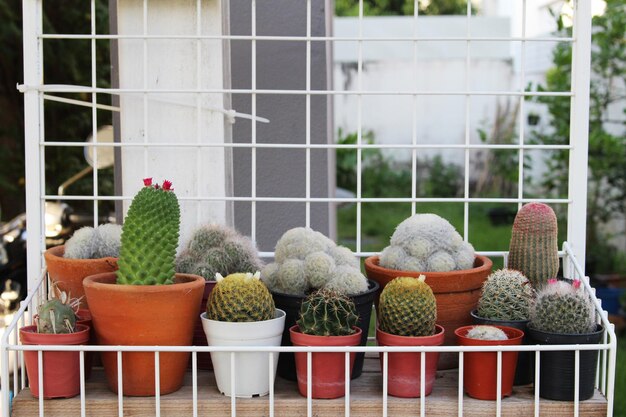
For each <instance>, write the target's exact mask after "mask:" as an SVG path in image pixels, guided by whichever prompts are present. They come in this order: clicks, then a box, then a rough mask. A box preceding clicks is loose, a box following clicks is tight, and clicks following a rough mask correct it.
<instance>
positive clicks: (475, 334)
mask: <svg viewBox="0 0 626 417" xmlns="http://www.w3.org/2000/svg"><path fill="white" fill-rule="evenodd" d="M465 337H467V338H469V339H478V340H508V338H509V337H508V336H507V335H506V333H504V331H502V330H501V329H498V328H497V327H495V326H474V327H472V328H471V329H470V330H469V331H468V332H467V334H466V335H465Z"/></svg>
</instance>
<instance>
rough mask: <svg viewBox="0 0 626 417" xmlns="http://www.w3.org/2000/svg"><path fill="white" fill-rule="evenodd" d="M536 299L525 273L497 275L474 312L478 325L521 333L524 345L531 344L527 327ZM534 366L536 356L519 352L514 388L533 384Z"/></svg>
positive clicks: (491, 277) (489, 279)
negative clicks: (501, 327) (518, 330)
mask: <svg viewBox="0 0 626 417" xmlns="http://www.w3.org/2000/svg"><path fill="white" fill-rule="evenodd" d="M534 296H535V294H534V290H533V288H532V286H531V284H530V281H528V278H526V277H525V276H524V274H522V273H521V272H519V271H515V270H512V269H500V270H498V271H495V272H494V273H492V274H491V275H489V277H487V281H485V283H484V285H483V292H482V294H481V295H480V299H479V300H478V309H477V310H474V311H472V318H473V319H474V323H475V324H486V325H497V326H507V327H514V328H516V329H520V330H521V331H523V332H524V340H523V343H524V344H528V342H529V337H528V334H527V330H526V327H527V325H528V320H529V319H530V308H531V306H532V303H533V300H534ZM533 364H534V353H533V352H519V354H518V355H517V368H516V371H515V381H514V385H524V384H529V383H531V382H532V377H533V372H532V371H533Z"/></svg>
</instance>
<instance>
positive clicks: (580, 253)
mask: <svg viewBox="0 0 626 417" xmlns="http://www.w3.org/2000/svg"><path fill="white" fill-rule="evenodd" d="M312 1H316V0H306V14H307V20H306V36H261V35H258V34H257V29H256V12H257V7H258V6H257V2H256V1H255V0H251V23H250V24H251V34H250V35H249V36H248V35H246V36H242V35H230V34H225V35H202V34H201V30H200V21H201V13H202V3H201V0H197V3H196V5H197V7H196V10H197V18H196V33H195V35H184V36H178V35H148V31H147V27H148V20H147V15H148V7H149V6H148V0H143V22H142V24H143V26H142V28H143V29H142V34H140V35H117V34H98V33H96V26H95V1H94V0H91V2H90V9H91V17H92V19H91V27H90V33H88V34H45V33H43V29H42V2H43V0H23V13H24V23H23V24H24V31H23V33H24V68H25V69H24V84H23V85H21V86H19V89H20V90H21V91H22V92H23V93H24V106H25V115H26V123H25V148H26V155H27V158H26V184H27V203H26V207H27V225H28V235H29V236H30V237H31V238H30V239H28V271H29V288H30V293H29V296H28V298H27V299H26V300H25V301H24V302H23V303H22V306H21V309H20V311H19V313H18V314H17V315H16V318H15V320H14V321H13V323H11V325H10V326H9V327H8V328H7V331H6V332H5V335H4V336H3V339H2V345H1V351H0V355H1V358H2V361H3V363H7V364H8V363H9V362H8V359H9V355H13V356H14V358H15V361H14V363H15V365H14V368H13V370H12V371H13V375H14V379H13V385H14V386H13V388H14V392H15V393H17V392H19V391H20V390H21V389H23V388H24V387H25V386H26V376H25V372H24V367H23V366H21V365H22V364H23V351H26V350H39V352H40V358H41V349H45V350H50V351H52V350H80V351H81V352H86V351H93V350H98V351H117V352H118V359H119V360H118V366H120V369H119V378H120V381H119V383H120V385H121V352H126V351H154V352H155V364H156V365H157V367H156V372H157V375H158V354H159V352H169V351H186V352H189V351H191V352H193V353H192V360H193V363H194V367H193V385H194V387H193V388H194V389H193V393H194V394H193V395H194V398H193V400H194V416H195V415H197V412H198V410H197V369H196V366H195V364H196V363H197V356H196V355H197V353H198V352H206V351H229V352H244V351H263V352H272V351H279V352H295V351H307V352H316V351H328V349H322V348H294V347H280V348H260V347H259V348H255V347H250V348H242V347H224V348H221V347H220V348H216V347H154V346H144V347H129V346H121V347H107V346H97V347H90V346H80V347H63V348H59V347H54V346H42V347H30V346H22V345H19V343H18V341H17V340H18V339H17V329H18V328H19V327H21V326H23V325H25V324H26V323H27V321H28V320H27V319H26V317H27V316H26V312H27V311H34V307H35V306H36V305H37V304H38V303H39V302H40V301H41V300H44V299H46V297H47V281H46V279H45V274H44V275H41V276H39V275H38V274H36V273H35V272H34V271H41V270H42V259H41V253H42V252H43V250H44V249H45V240H44V233H43V232H42V231H43V230H44V224H45V223H44V210H45V208H44V206H45V201H46V200H52V199H54V200H56V199H61V198H62V199H64V200H67V201H79V200H90V201H93V212H94V225H95V223H96V222H97V219H98V202H100V201H128V200H131V199H132V196H128V195H117V196H105V195H100V194H99V192H98V187H97V184H98V170H94V171H93V184H94V189H93V194H92V195H91V196H81V195H64V196H58V195H53V194H46V193H45V184H46V178H45V170H44V166H43V164H44V163H45V151H46V148H47V147H52V146H59V147H84V146H91V147H93V148H94V150H96V152H94V159H95V163H96V164H97V153H98V152H97V149H99V148H101V147H103V146H114V147H139V148H143V149H144V150H146V151H147V149H150V148H153V147H154V148H156V147H171V148H185V147H193V148H205V147H208V148H210V147H223V148H248V149H250V150H251V155H252V158H251V167H252V169H251V193H250V196H245V197H232V196H226V195H224V196H218V197H215V196H202V195H199V194H200V192H199V190H198V191H197V194H196V195H194V196H184V197H181V200H182V201H198V202H202V201H244V202H250V203H251V235H252V238H253V239H255V237H256V221H257V218H256V216H257V212H256V203H258V202H304V203H305V210H306V216H305V226H310V224H311V214H310V210H311V204H312V203H340V202H351V203H355V204H356V210H357V220H356V251H355V254H356V255H357V256H361V257H363V256H369V255H371V254H373V253H372V252H366V251H363V250H362V240H361V227H362V204H364V203H411V211H412V213H415V212H416V207H417V204H418V203H421V202H441V203H445V202H448V203H462V204H463V207H464V211H463V212H464V223H463V225H464V226H463V237H464V239H465V240H470V236H469V230H468V225H469V205H470V204H471V203H492V202H493V203H511V204H517V205H518V206H521V205H522V204H524V203H526V202H530V201H542V202H546V203H550V204H565V205H566V206H567V207H568V222H567V227H568V230H567V242H570V243H567V242H566V243H565V244H564V247H563V251H562V252H560V255H561V256H562V257H563V264H564V270H565V275H566V276H567V277H571V278H574V277H578V278H582V279H583V282H584V285H585V288H586V290H587V291H590V292H591V293H592V294H594V290H593V288H591V287H590V286H589V282H588V279H587V278H585V275H584V270H583V268H582V267H581V264H580V263H579V260H582V259H584V256H585V220H586V186H585V184H586V178H587V172H586V168H585V167H586V166H587V131H588V119H589V79H590V50H591V44H590V35H591V10H590V4H589V2H586V1H577V2H576V7H575V15H574V32H573V36H572V37H540V38H536V37H535V38H533V37H527V36H526V7H527V5H526V0H518V1H519V2H521V4H522V18H523V24H522V35H521V36H519V37H475V36H472V34H471V30H470V19H471V16H472V6H471V2H470V1H468V3H467V26H466V35H465V36H464V37H423V36H417V27H418V24H419V23H418V22H419V19H420V16H419V12H418V10H419V8H418V5H419V0H414V6H415V7H414V10H415V12H414V15H413V28H414V30H413V36H411V37H367V36H364V34H363V20H364V13H363V0H360V1H359V16H358V36H356V37H333V36H312V34H311V4H312ZM47 39H82V40H89V41H90V42H91V85H90V86H73V85H46V84H44V82H43V75H44V62H43V42H44V41H45V40H47ZM121 39H137V40H141V41H143V61H144V66H143V68H144V74H143V75H144V84H143V87H142V88H133V89H130V88H101V87H97V83H96V56H95V55H96V49H95V46H96V41H97V40H121ZM151 39H181V40H195V41H196V42H197V43H196V45H197V48H196V53H197V62H198V63H199V62H200V56H201V53H202V52H201V48H200V42H201V41H202V40H207V39H208V40H223V41H229V40H247V41H250V42H251V54H252V55H251V87H250V88H249V89H233V88H213V89H206V88H201V84H200V81H199V80H200V77H198V82H197V85H196V88H194V89H150V88H148V87H147V83H146V80H147V78H148V73H147V72H148V66H147V65H146V62H147V59H148V56H147V54H148V48H147V42H148V41H149V40H151ZM259 41H275V42H281V41H298V42H304V43H305V44H306V86H305V88H304V89H302V90H290V89H258V88H257V83H256V78H257V77H256V71H257V58H256V57H257V53H256V45H257V42H259ZM338 41H354V42H357V46H358V53H357V55H358V60H357V89H356V90H355V91H344V90H334V89H328V90H323V89H312V88H311V45H312V43H313V42H338ZM393 41H406V42H411V43H412V44H413V57H412V58H413V66H414V70H415V72H416V73H417V72H418V71H419V67H418V65H417V51H418V48H419V45H420V43H422V42H446V41H462V42H465V43H466V68H465V69H466V73H465V89H464V90H455V91H434V90H433V91H429V90H424V91H420V90H418V89H417V88H416V85H413V86H408V88H407V89H405V90H381V91H379V90H365V89H364V88H363V75H362V74H363V43H364V42H393ZM500 41H501V42H511V41H519V42H521V50H522V53H521V63H522V69H521V80H520V88H519V89H518V90H511V91H479V90H470V80H471V74H470V63H471V56H470V45H471V44H472V43H473V42H500ZM555 41H558V42H571V43H572V45H573V52H574V53H573V59H572V67H573V70H572V87H571V90H570V91H542V92H537V91H527V90H525V85H524V75H525V73H524V70H525V68H524V62H525V51H526V43H528V42H555ZM200 70H201V68H200V66H199V64H198V66H197V71H198V73H199V72H200ZM77 92H81V93H88V94H91V102H87V103H82V104H78V103H70V104H77V105H83V106H89V107H91V109H92V137H93V142H92V143H91V144H85V143H84V142H72V141H67V142H65V141H54V142H53V141H46V139H45V138H46V136H45V126H44V122H43V114H44V113H43V111H44V107H45V101H46V100H50V99H54V98H51V95H53V94H55V93H57V94H61V93H77ZM178 93H182V94H189V95H193V96H195V97H196V104H195V105H196V107H197V112H200V111H201V104H200V96H201V95H202V94H212V93H219V94H243V95H249V96H250V97H251V100H252V107H251V115H249V118H250V119H252V121H253V122H252V123H251V126H252V128H251V137H250V141H249V143H223V144H207V143H201V141H200V138H201V137H202V136H203V135H206V134H210V132H202V130H201V128H200V124H198V128H197V131H196V134H197V139H198V140H197V143H191V144H182V143H177V142H169V143H158V144H157V143H151V142H150V141H149V138H148V136H147V135H146V136H145V140H144V142H143V143H139V144H127V143H115V144H103V143H98V134H97V112H98V111H99V110H100V111H119V109H115V108H113V107H112V106H108V107H107V106H103V105H101V104H98V102H97V96H98V94H106V95H137V96H139V97H142V99H143V101H144V115H143V119H144V127H145V128H146V130H147V127H148V126H147V123H148V122H147V121H148V115H147V108H148V107H147V106H146V105H145V103H146V102H147V100H148V99H149V97H153V96H155V95H167V94H178ZM260 95H299V96H304V97H305V98H306V121H305V123H306V134H305V135H306V137H305V143H304V144H265V143H258V142H257V129H256V122H260V121H262V120H261V118H259V116H258V115H257V98H258V96H260ZM342 95H353V96H356V97H357V98H358V107H357V122H358V124H357V126H358V128H357V143H356V144H354V145H339V144H313V143H311V114H310V113H311V97H312V96H342ZM384 95H393V96H410V97H411V98H412V106H413V109H412V110H413V111H412V132H411V143H410V144H366V143H364V142H363V114H362V113H363V112H362V109H363V97H364V96H384ZM425 96H459V97H464V98H465V103H466V105H465V124H466V128H465V138H464V142H463V143H462V144H439V143H431V144H421V143H420V144H418V143H417V123H418V120H417V114H416V113H417V110H416V109H417V101H418V100H419V99H420V97H425ZM475 96H493V97H513V98H517V99H519V101H520V123H519V143H518V144H512V145H496V144H472V143H470V134H469V132H470V126H469V115H470V112H471V99H472V97H475ZM539 96H544V97H569V98H570V100H571V103H572V106H571V109H572V110H571V112H572V117H571V125H570V143H569V144H567V145H535V144H528V143H526V142H525V133H526V132H525V130H524V123H522V117H523V114H524V111H523V109H524V103H525V99H527V98H529V97H539ZM52 97H55V98H57V99H58V97H57V96H52ZM263 148H278V149H302V150H304V151H305V152H306V167H305V169H306V183H305V197H302V198H295V197H259V196H257V194H256V184H257V178H256V171H257V169H256V164H257V156H256V150H257V149H263ZM314 149H356V151H357V189H356V196H355V197H354V198H332V197H328V198H319V197H312V196H311V158H310V154H311V150H314ZM364 149H407V150H410V152H411V165H412V184H413V187H412V193H411V196H410V197H405V198H364V197H363V196H362V176H361V171H362V170H361V168H362V151H363V150H364ZM419 149H460V150H463V151H464V159H465V170H464V189H463V197H459V198H423V197H417V194H416V187H415V185H416V160H417V150H419ZM473 149H491V150H499V149H510V150H517V151H518V152H519V165H518V167H517V169H518V178H519V181H518V190H517V197H515V198H475V197H470V195H469V154H470V151H471V150H473ZM527 150H546V151H549V150H567V151H568V152H569V162H570V170H569V193H568V197H567V198H544V199H530V198H525V197H524V184H523V183H524V181H523V178H524V164H523V160H524V158H523V156H524V152H525V151H527ZM146 159H147V152H144V166H147V163H146ZM198 163H199V162H198ZM35 237H39V238H35ZM481 253H483V254H486V255H488V256H494V257H502V258H504V263H505V264H506V258H507V253H506V252H504V251H483V252H481ZM260 255H261V256H265V257H271V256H273V253H272V252H261V253H260ZM594 302H595V303H596V307H597V311H598V312H599V313H598V322H599V323H601V324H603V325H604V327H605V328H606V330H607V331H606V334H605V338H604V340H603V343H602V344H600V345H595V346H586V345H576V346H573V345H571V346H565V348H566V349H572V350H575V351H576V352H577V354H576V358H577V361H576V375H578V368H579V363H578V358H579V354H578V352H579V351H581V350H596V349H597V350H600V352H601V355H600V358H601V359H600V361H599V363H598V370H599V372H598V376H597V381H596V387H597V388H598V389H599V390H600V392H601V393H603V394H604V395H605V396H606V397H607V416H611V415H612V413H613V398H614V379H615V359H616V339H615V333H614V331H613V325H612V324H610V323H609V322H608V320H607V314H606V312H604V311H602V309H601V304H600V303H599V301H598V300H597V299H596V298H595V296H594ZM563 348H564V346H559V347H558V349H557V348H555V347H551V346H531V347H529V346H522V347H519V346H518V347H515V348H512V347H502V346H501V347H496V348H485V347H480V348H474V347H459V346H453V347H443V346H442V347H417V348H406V347H403V348H394V347H355V348H341V349H340V350H341V351H342V352H346V358H348V353H349V352H356V351H361V352H395V351H415V352H422V356H423V355H424V353H425V352H431V351H439V352H459V362H460V364H462V363H463V358H464V356H463V352H470V351H475V350H481V351H494V350H495V351H498V352H503V351H508V350H518V351H523V350H533V351H548V350H563ZM498 357H499V358H501V354H499V355H498ZM536 357H537V359H536V360H537V362H536V366H537V369H538V368H539V366H540V363H539V355H536ZM80 358H81V363H83V361H84V353H81V356H80ZM232 358H234V355H233V356H232ZM270 358H272V355H270ZM387 358H388V356H387V354H386V353H385V354H384V355H383V364H384V366H383V370H382V374H383V376H384V377H386V376H387ZM233 360H234V359H233ZM308 360H309V361H310V360H311V355H310V353H309V355H308ZM459 369H460V370H459V376H458V378H459V397H458V404H459V416H461V415H463V389H462V382H461V381H462V378H463V375H462V366H461V367H460V368H459ZM9 372H10V370H9V369H8V368H7V367H4V368H3V373H2V380H3V381H8V380H9ZM270 374H271V373H270ZM537 374H538V372H537ZM157 378H158V376H157ZM309 378H310V375H309ZM41 380H42V379H41V378H40V381H41ZM271 382H273V381H271ZM346 384H347V387H348V392H347V395H346V407H345V415H349V413H350V407H349V401H350V394H349V386H350V385H349V384H350V382H349V378H348V375H346ZM271 385H272V390H271V391H270V395H269V399H268V401H269V403H270V415H273V414H274V400H275V398H274V391H273V384H271ZM309 386H310V384H309ZM40 388H41V387H40ZM536 389H537V391H536V395H535V404H534V407H535V415H537V416H538V415H539V410H540V401H539V395H538V384H537V386H536ZM84 394H85V385H84V372H83V371H81V415H85V404H84V402H85V399H84ZM123 401H124V399H123V396H122V395H119V408H118V410H119V414H120V415H122V414H123ZM425 401H427V398H425V397H424V396H422V397H421V399H420V407H421V408H420V410H421V414H422V415H423V414H424V410H425V406H424V405H425ZM382 402H383V415H387V404H388V399H387V384H386V380H385V378H384V382H383V388H382ZM496 403H497V413H496V414H497V415H500V414H501V400H497V402H496ZM156 404H157V415H158V414H159V413H160V395H159V394H158V392H157V396H156ZM232 406H233V407H232V415H236V399H235V398H234V397H233V398H232ZM39 410H40V415H44V414H45V413H44V411H45V401H44V400H43V399H40V401H39ZM2 411H3V415H8V412H9V393H8V390H4V391H3V398H2ZM307 414H308V415H309V416H311V415H313V413H312V399H311V396H310V392H309V396H308V398H307ZM574 414H575V415H576V416H578V415H579V401H578V398H576V401H575V406H574Z"/></svg>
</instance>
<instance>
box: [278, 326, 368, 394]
mask: <svg viewBox="0 0 626 417" xmlns="http://www.w3.org/2000/svg"><path fill="white" fill-rule="evenodd" d="M354 330H355V331H356V332H355V333H354V334H352V335H349V336H315V335H310V334H304V333H301V332H300V328H299V327H298V325H295V326H292V327H290V328H289V334H290V335H291V343H292V344H293V345H294V346H358V344H359V342H360V341H361V333H362V330H361V329H359V328H358V327H354ZM311 355H312V357H311V368H312V369H311V373H312V375H311V384H312V387H311V395H312V397H313V398H339V397H343V396H344V395H345V392H346V381H345V376H346V368H345V354H344V353H343V352H328V353H326V352H314V353H312V354H311ZM295 357H296V374H297V377H298V390H299V391H300V394H301V395H303V396H305V397H306V396H307V354H306V353H305V352H296V354H295ZM355 357H356V354H355V353H351V354H350V374H352V369H353V368H354V359H355Z"/></svg>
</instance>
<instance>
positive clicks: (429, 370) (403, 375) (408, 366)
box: [376, 325, 445, 398]
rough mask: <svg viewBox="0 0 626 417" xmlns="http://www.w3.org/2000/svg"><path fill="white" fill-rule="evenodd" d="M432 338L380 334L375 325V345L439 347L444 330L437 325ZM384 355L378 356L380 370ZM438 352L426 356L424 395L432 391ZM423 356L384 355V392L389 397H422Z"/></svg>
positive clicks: (405, 353)
mask: <svg viewBox="0 0 626 417" xmlns="http://www.w3.org/2000/svg"><path fill="white" fill-rule="evenodd" d="M436 327H437V330H436V332H435V334H434V335H432V336H415V337H413V336H397V335H395V334H390V333H386V332H383V331H382V330H380V329H379V328H378V326H376V342H377V343H378V346H440V345H442V344H443V340H444V334H445V330H444V328H443V327H441V326H439V325H437V326H436ZM383 356H384V355H383V353H382V352H381V353H380V368H381V369H382V368H383ZM438 359H439V352H430V353H426V354H425V362H426V363H425V369H424V379H425V387H424V395H430V393H431V392H432V391H433V384H434V383H435V376H436V374H437V360H438ZM421 368H422V354H421V353H419V352H393V353H388V354H387V371H388V373H387V390H388V392H389V395H393V396H394V397H403V398H417V397H419V396H420V394H421V392H420V391H421V383H422V381H421V376H420V373H421Z"/></svg>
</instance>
